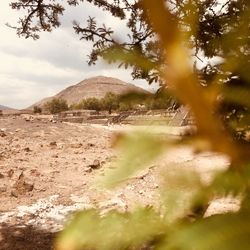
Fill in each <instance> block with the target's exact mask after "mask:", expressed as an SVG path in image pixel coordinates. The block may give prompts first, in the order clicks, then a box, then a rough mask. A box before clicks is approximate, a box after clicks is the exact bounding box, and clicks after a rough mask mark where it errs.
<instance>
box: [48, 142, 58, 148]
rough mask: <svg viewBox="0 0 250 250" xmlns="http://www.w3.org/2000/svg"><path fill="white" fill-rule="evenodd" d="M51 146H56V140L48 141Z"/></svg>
mask: <svg viewBox="0 0 250 250" xmlns="http://www.w3.org/2000/svg"><path fill="white" fill-rule="evenodd" d="M49 145H50V146H51V147H56V146H57V143H56V141H52V142H50V144H49Z"/></svg>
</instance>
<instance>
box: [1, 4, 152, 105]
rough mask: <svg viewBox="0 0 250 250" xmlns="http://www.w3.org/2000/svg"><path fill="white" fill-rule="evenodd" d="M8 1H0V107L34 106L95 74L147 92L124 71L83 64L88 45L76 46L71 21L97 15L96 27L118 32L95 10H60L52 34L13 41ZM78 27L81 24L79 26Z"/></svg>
mask: <svg viewBox="0 0 250 250" xmlns="http://www.w3.org/2000/svg"><path fill="white" fill-rule="evenodd" d="M10 2H11V0H3V1H0V34H1V38H0V65H1V66H0V104H1V105H6V106H10V107H14V108H26V107H28V106H30V105H31V104H33V103H34V102H36V101H38V100H40V99H42V98H44V97H47V96H51V95H54V94H56V93H57V92H59V91H60V90H62V89H63V88H65V87H67V86H69V85H72V84H76V83H78V82H79V81H81V80H83V79H85V78H88V77H92V76H97V75H104V76H111V77H117V78H120V79H121V80H124V81H128V82H131V83H133V84H136V85H138V86H144V87H148V85H147V84H146V83H145V82H144V81H140V80H139V81H133V80H132V78H131V76H130V74H129V73H128V71H125V70H119V69H117V68H116V67H115V66H114V65H113V66H110V65H107V64H104V63H98V65H97V66H91V67H89V66H88V65H87V62H86V61H87V54H88V53H89V51H90V48H91V45H90V44H88V43H86V42H85V41H79V37H78V36H77V35H76V34H75V33H74V31H73V28H72V21H73V20H77V21H79V22H82V20H86V17H87V16H89V15H97V16H98V17H99V18H100V20H101V23H102V22H105V23H112V25H113V26H114V27H115V28H119V30H121V31H122V30H123V28H122V26H121V23H120V22H118V21H117V19H114V18H112V17H110V16H108V15H107V14H106V15H105V13H103V12H101V11H100V10H99V9H98V8H96V7H92V6H91V5H90V4H86V3H84V4H83V5H82V7H69V8H66V11H65V13H64V16H63V17H62V19H61V22H62V26H61V27H60V28H58V29H56V30H54V31H53V32H52V33H41V35H40V39H39V40H37V41H33V40H32V39H24V38H19V37H18V36H17V35H16V33H15V30H12V29H10V28H8V27H7V26H6V25H5V23H7V22H8V23H10V24H12V25H15V23H16V21H17V19H18V15H20V13H18V12H16V11H13V10H11V8H10V7H9V3H10ZM82 23H84V22H82Z"/></svg>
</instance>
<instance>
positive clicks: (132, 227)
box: [57, 208, 167, 250]
mask: <svg viewBox="0 0 250 250" xmlns="http://www.w3.org/2000/svg"><path fill="white" fill-rule="evenodd" d="M166 232H167V226H166V224H165V223H164V221H163V220H162V219H161V216H160V215H159V214H158V213H156V212H155V211H154V210H153V209H151V208H138V209H137V210H136V211H134V212H132V213H118V212H116V211H111V212H109V213H108V214H105V215H103V216H101V215H99V214H98V213H97V211H95V210H88V211H84V212H80V213H78V214H76V216H75V217H74V219H73V221H72V222H71V223H70V224H69V226H67V227H66V229H65V230H64V231H63V232H62V233H61V234H60V235H59V237H58V244H57V250H83V249H96V250H118V249H124V250H125V249H136V248H137V249H138V248H139V247H142V246H146V245H147V244H148V245H149V244H152V243H153V242H157V241H160V240H161V238H162V237H163V236H164V235H165V233H166Z"/></svg>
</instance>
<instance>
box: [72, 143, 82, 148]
mask: <svg viewBox="0 0 250 250" xmlns="http://www.w3.org/2000/svg"><path fill="white" fill-rule="evenodd" d="M82 146H83V145H82V143H75V144H71V145H70V147H71V148H81V147H82Z"/></svg>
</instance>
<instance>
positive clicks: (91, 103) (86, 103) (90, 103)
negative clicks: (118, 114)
mask: <svg viewBox="0 0 250 250" xmlns="http://www.w3.org/2000/svg"><path fill="white" fill-rule="evenodd" d="M80 107H81V108H82V109H90V110H96V111H100V110H101V109H102V103H101V101H100V100H99V99H97V98H95V97H90V98H87V99H84V100H83V101H82V103H81V104H80Z"/></svg>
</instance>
